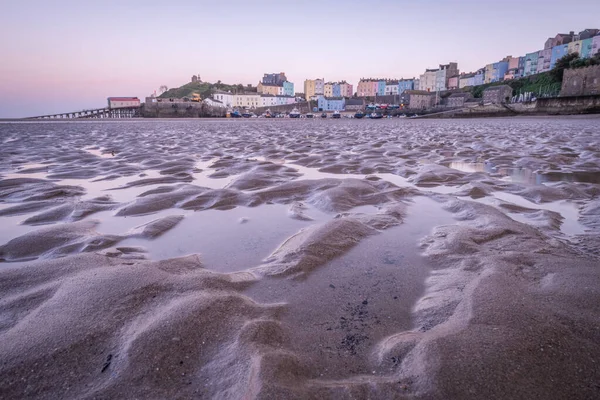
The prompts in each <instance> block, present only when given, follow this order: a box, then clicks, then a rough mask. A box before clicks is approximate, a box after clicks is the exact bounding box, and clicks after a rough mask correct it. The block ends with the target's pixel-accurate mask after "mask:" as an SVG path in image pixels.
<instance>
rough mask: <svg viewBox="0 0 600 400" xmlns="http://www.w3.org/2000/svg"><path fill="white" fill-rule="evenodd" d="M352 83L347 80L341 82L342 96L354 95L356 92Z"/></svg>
mask: <svg viewBox="0 0 600 400" xmlns="http://www.w3.org/2000/svg"><path fill="white" fill-rule="evenodd" d="M352 89H353V88H352V85H351V84H349V83H348V82H346V81H341V82H340V96H341V97H352V96H353V95H354V92H353V90H352Z"/></svg>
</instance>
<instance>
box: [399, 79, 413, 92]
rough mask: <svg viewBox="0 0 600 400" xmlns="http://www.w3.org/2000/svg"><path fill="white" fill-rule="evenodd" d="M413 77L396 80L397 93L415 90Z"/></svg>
mask: <svg viewBox="0 0 600 400" xmlns="http://www.w3.org/2000/svg"><path fill="white" fill-rule="evenodd" d="M415 89H416V88H415V78H413V79H400V80H399V81H398V94H402V92H404V91H405V90H415Z"/></svg>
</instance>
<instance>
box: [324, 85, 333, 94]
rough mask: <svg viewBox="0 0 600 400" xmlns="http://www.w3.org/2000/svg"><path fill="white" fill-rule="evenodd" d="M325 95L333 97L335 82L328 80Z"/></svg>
mask: <svg viewBox="0 0 600 400" xmlns="http://www.w3.org/2000/svg"><path fill="white" fill-rule="evenodd" d="M323 95H324V96H325V97H333V82H327V83H326V84H325V86H323Z"/></svg>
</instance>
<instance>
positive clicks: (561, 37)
mask: <svg viewBox="0 0 600 400" xmlns="http://www.w3.org/2000/svg"><path fill="white" fill-rule="evenodd" d="M573 40H575V32H573V31H571V32H569V33H559V34H557V35H556V36H555V37H553V38H548V40H546V43H545V44H544V50H548V49H552V48H553V47H555V46H560V45H563V44H569V43H570V42H572V41H573Z"/></svg>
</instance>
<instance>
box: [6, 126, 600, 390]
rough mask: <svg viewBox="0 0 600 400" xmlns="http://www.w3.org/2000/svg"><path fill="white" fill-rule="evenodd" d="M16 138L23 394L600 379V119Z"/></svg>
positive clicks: (71, 129) (13, 312) (515, 385)
mask: <svg viewBox="0 0 600 400" xmlns="http://www.w3.org/2000/svg"><path fill="white" fill-rule="evenodd" d="M0 143H1V150H0V152H1V155H2V156H1V157H0V226H1V227H0V360H1V362H0V398H7V399H8V398H11V399H12V398H32V399H47V398H64V399H104V398H151V399H164V398H181V399H187V398H207V399H208V398H210V399H213V398H216V399H255V398H256V399H358V398H371V399H481V398H490V399H566V398H573V399H580V398H581V399H591V398H598V397H599V396H600V369H599V367H598V365H599V364H600V346H599V345H598V343H600V270H599V268H600V235H599V233H600V232H599V230H600V203H599V200H598V198H599V196H600V178H598V176H600V119H598V118H595V117H571V118H514V119H497V120H496V119H484V120H468V121H446V120H442V121H427V120H423V121H415V120H409V121H402V120H393V121H387V120H383V121H353V120H340V121H321V120H314V121H313V120H310V121H309V120H299V121H286V120H283V121H279V120H277V121H246V120H244V121H237V120H236V121H196V120H194V121H136V122H110V121H105V122H102V121H100V122H68V123H62V122H60V123H58V122H46V123H2V124H0Z"/></svg>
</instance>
